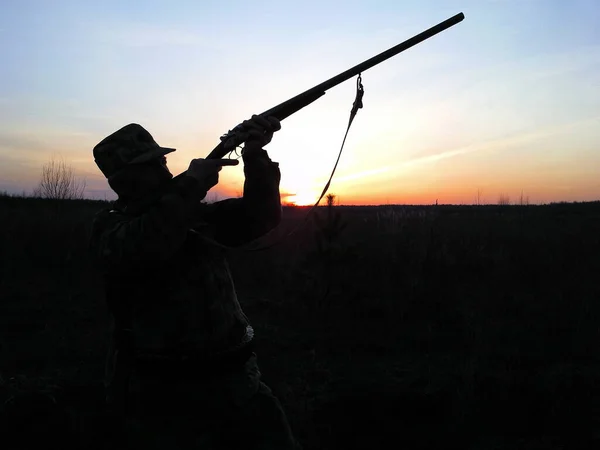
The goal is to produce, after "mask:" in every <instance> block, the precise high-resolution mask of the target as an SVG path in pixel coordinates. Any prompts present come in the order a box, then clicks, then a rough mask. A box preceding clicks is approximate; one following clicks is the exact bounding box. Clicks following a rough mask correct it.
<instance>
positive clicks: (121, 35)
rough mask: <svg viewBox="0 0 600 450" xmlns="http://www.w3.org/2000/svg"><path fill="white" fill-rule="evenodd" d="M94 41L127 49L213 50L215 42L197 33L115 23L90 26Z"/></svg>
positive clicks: (150, 25) (156, 26) (172, 27)
mask: <svg viewBox="0 0 600 450" xmlns="http://www.w3.org/2000/svg"><path fill="white" fill-rule="evenodd" d="M91 35H92V37H93V39H94V40H96V41H98V42H101V43H104V44H117V45H120V46H127V47H136V48H140V47H166V46H201V47H211V48H215V47H217V46H219V44H217V42H218V41H217V40H215V39H214V38H212V37H211V36H204V35H201V34H200V33H198V32H195V31H190V30H185V29H182V28H176V27H174V26H169V25H165V26H161V25H155V24H145V23H131V22H128V23H117V24H111V25H108V26H107V25H106V24H102V25H100V24H99V25H94V26H92V32H91Z"/></svg>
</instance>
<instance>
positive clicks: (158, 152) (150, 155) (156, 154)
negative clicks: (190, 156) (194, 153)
mask: <svg viewBox="0 0 600 450" xmlns="http://www.w3.org/2000/svg"><path fill="white" fill-rule="evenodd" d="M174 151H175V149H174V148H167V147H156V149H154V150H151V151H149V152H145V153H143V154H141V155H140V156H138V157H137V158H133V159H132V160H131V161H129V164H141V163H145V162H148V161H152V160H153V159H157V158H160V157H161V156H165V155H166V154H168V153H171V152H174Z"/></svg>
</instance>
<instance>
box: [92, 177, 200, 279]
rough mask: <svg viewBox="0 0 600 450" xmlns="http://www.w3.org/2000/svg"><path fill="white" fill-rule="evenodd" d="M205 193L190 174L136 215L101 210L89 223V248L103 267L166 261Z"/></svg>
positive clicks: (151, 263)
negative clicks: (90, 227)
mask: <svg viewBox="0 0 600 450" xmlns="http://www.w3.org/2000/svg"><path fill="white" fill-rule="evenodd" d="M205 195H206V193H205V192H201V190H200V189H199V188H198V186H197V181H196V180H195V179H193V178H191V177H183V180H182V181H181V183H179V185H178V186H177V189H176V190H173V191H171V192H169V193H167V194H164V195H163V196H162V197H161V198H160V199H159V200H158V201H157V202H156V203H155V204H153V205H152V206H151V207H149V208H147V209H145V210H144V211H143V212H142V213H140V214H135V215H130V214H127V213H126V212H123V211H121V210H118V209H115V210H111V211H108V210H105V211H102V212H100V213H98V214H97V215H96V217H95V218H94V222H93V225H92V232H91V239H90V249H91V251H92V254H93V256H94V257H95V259H96V261H97V262H98V263H99V264H100V265H101V266H103V267H112V268H115V267H126V266H128V265H130V264H134V265H136V266H138V267H139V266H144V265H153V264H155V263H157V262H164V261H166V260H168V259H169V258H170V257H171V256H172V255H173V254H174V253H175V252H176V251H177V250H178V249H179V248H180V247H181V245H182V244H183V243H184V241H185V239H186V236H187V232H188V230H189V229H190V228H191V226H192V224H193V221H194V217H195V215H196V214H197V212H196V210H197V208H198V205H199V204H200V201H201V200H202V199H203V198H204V196H205Z"/></svg>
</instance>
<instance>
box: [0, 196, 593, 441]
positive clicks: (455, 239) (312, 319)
mask: <svg viewBox="0 0 600 450" xmlns="http://www.w3.org/2000/svg"><path fill="white" fill-rule="evenodd" d="M105 206H106V204H105V203H104V202H96V201H66V202H52V201H48V200H41V199H28V198H15V197H8V196H3V197H0V230H1V231H2V232H1V233H0V249H2V250H1V252H0V269H1V270H0V293H1V296H2V300H1V301H0V345H1V348H2V352H1V353H0V367H1V368H2V370H1V373H0V375H1V378H0V401H2V402H4V400H5V399H7V398H9V397H10V396H11V395H14V394H15V393H19V392H39V391H43V392H48V393H49V394H51V395H52V396H54V398H55V399H56V401H57V404H58V405H60V406H61V408H63V409H64V410H66V411H67V413H68V417H69V420H68V424H67V425H65V430H68V432H69V433H70V434H69V436H71V437H72V442H73V446H75V447H76V446H77V445H79V446H81V447H85V448H93V445H92V444H93V443H94V442H97V437H98V433H99V431H98V429H99V427H100V424H101V417H100V416H99V411H100V410H101V405H102V385H101V383H102V376H103V363H104V357H105V354H104V352H105V342H106V310H105V306H104V300H103V293H102V285H101V282H100V279H99V278H98V276H97V274H96V273H95V272H94V270H93V267H92V265H91V262H90V261H89V257H88V253H87V236H88V233H89V226H90V223H91V219H92V217H93V214H94V213H95V212H96V211H98V210H100V209H102V208H103V207H105ZM305 213H306V209H305V208H299V207H296V208H286V209H285V211H284V220H283V223H282V224H281V226H280V227H279V229H277V230H275V232H274V233H273V234H272V235H270V236H269V237H268V238H267V240H266V242H273V241H276V240H277V239H278V238H283V239H282V240H281V242H279V243H278V244H277V245H275V246H274V247H272V248H270V249H268V250H264V251H249V252H242V251H236V252H232V253H231V255H230V262H231V267H232V271H233V275H234V279H235V281H236V285H237V288H238V291H239V297H240V301H241V302H242V304H243V307H244V309H245V310H246V312H247V314H248V315H249V317H250V319H251V320H252V322H253V324H254V325H255V328H256V331H257V335H258V346H259V350H258V353H259V361H260V364H261V368H262V371H263V374H264V378H265V381H266V382H267V384H269V385H270V386H271V387H272V388H273V390H274V391H275V393H276V394H277V395H278V397H279V398H280V399H281V401H282V403H283V404H284V406H285V408H286V411H287V412H288V415H289V417H290V421H291V422H292V425H293V428H294V430H295V432H296V434H297V435H298V437H299V439H300V440H301V442H302V444H303V445H304V448H305V449H337V448H348V449H350V448H388V447H386V446H385V444H384V443H385V442H390V439H392V440H391V442H393V443H394V448H398V447H399V446H402V447H403V448H406V449H412V448H437V449H440V448H464V449H490V448H494V449H502V448H520V449H528V448H531V449H533V448H544V449H559V448H593V447H594V446H595V445H597V444H598V442H597V435H598V431H600V423H598V422H597V419H598V418H600V403H598V395H599V392H598V389H599V382H600V361H599V358H598V355H599V351H598V343H599V337H600V336H599V334H600V327H599V325H598V324H599V323H600V304H599V302H598V299H599V298H600V295H599V294H600V285H599V284H598V282H597V281H596V280H597V274H598V273H599V269H600V257H599V255H600V220H599V219H600V203H598V202H592V203H580V204H555V205H546V206H533V205H530V206H506V205H503V206H501V207H500V206H477V207H475V206H423V207H420V206H405V207H399V206H383V207H342V206H333V205H332V206H331V210H328V209H327V208H319V209H318V211H317V214H318V215H319V216H320V219H317V220H309V221H308V222H307V224H306V226H305V227H303V228H301V229H300V230H299V231H297V232H296V233H294V234H293V235H292V236H290V237H288V238H284V237H285V236H286V234H287V233H288V232H289V230H291V229H292V228H294V227H295V226H296V224H297V223H298V221H299V220H303V217H304V214H305ZM336 217H337V218H336ZM341 224H343V226H342V225H341ZM65 433H67V431H65ZM100 434H101V433H100Z"/></svg>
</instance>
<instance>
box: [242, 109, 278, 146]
mask: <svg viewBox="0 0 600 450" xmlns="http://www.w3.org/2000/svg"><path fill="white" fill-rule="evenodd" d="M240 126H241V128H242V130H243V131H242V133H243V136H244V142H245V144H244V150H243V151H242V154H244V153H246V152H254V151H256V150H260V149H262V148H263V147H264V146H265V145H267V144H268V143H269V142H271V139H273V133H275V132H276V131H279V130H281V123H280V122H279V120H278V119H277V118H276V117H272V116H271V117H267V118H264V117H261V116H258V115H256V114H254V115H253V116H252V118H251V119H249V120H244V121H243V122H242V123H241V124H240Z"/></svg>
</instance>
